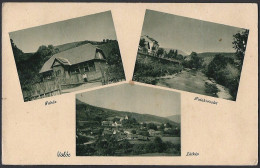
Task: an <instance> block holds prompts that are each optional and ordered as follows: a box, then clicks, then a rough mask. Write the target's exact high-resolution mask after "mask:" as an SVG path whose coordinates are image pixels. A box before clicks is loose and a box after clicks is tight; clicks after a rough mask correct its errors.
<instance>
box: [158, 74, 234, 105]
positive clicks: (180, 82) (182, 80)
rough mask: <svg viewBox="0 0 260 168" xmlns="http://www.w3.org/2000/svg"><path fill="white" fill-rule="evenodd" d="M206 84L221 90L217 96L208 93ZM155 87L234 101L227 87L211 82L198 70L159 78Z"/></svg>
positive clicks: (212, 80) (211, 80)
mask: <svg viewBox="0 0 260 168" xmlns="http://www.w3.org/2000/svg"><path fill="white" fill-rule="evenodd" d="M205 83H210V84H214V85H216V87H217V88H218V90H219V91H218V93H217V94H216V95H215V94H213V93H207V92H206V87H205ZM155 85H157V86H163V87H168V88H173V89H178V90H184V91H188V92H193V93H198V94H203V95H207V96H213V97H218V98H222V99H227V100H232V96H231V95H230V94H229V90H228V89H227V88H226V87H224V86H222V85H220V84H217V83H216V81H214V79H210V80H209V78H208V77H207V76H206V75H205V74H204V73H202V72H201V71H196V70H182V71H181V72H180V73H177V74H173V75H167V76H163V77H158V78H156V84H155Z"/></svg>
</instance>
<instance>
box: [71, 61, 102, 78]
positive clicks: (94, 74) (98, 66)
mask: <svg viewBox="0 0 260 168" xmlns="http://www.w3.org/2000/svg"><path fill="white" fill-rule="evenodd" d="M92 64H93V65H94V69H91V71H87V72H86V71H85V68H86V67H87V66H92ZM105 65H106V64H105V62H104V61H99V60H94V61H86V62H84V63H80V64H78V65H75V66H76V67H78V68H79V73H73V72H70V76H71V78H75V79H76V80H78V82H84V79H83V77H82V75H83V74H84V73H86V74H87V79H88V81H92V80H98V79H101V78H102V77H103V74H102V73H103V71H104V66H105ZM75 66H74V67H72V68H75Z"/></svg>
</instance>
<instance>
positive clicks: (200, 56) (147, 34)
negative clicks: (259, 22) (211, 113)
mask: <svg viewBox="0 0 260 168" xmlns="http://www.w3.org/2000/svg"><path fill="white" fill-rule="evenodd" d="M248 35H249V30H247V29H244V28H237V27H231V26H227V25H223V24H217V23H213V22H207V21H201V20H197V19H192V18H187V17H182V16H177V15H173V14H167V13H162V12H157V11H152V10H146V13H145V18H144V23H143V28H142V33H141V37H140V41H139V46H138V53H137V58H136V64H135V69H134V75H133V80H134V81H138V82H143V83H148V84H152V85H157V86H162V87H168V88H173V89H178V90H183V91H188V92H193V93H198V94H202V95H207V96H212V97H217V98H222V99H227V100H232V101H235V100H236V98H237V92H238V86H239V81H240V76H241V71H242V66H243V61H244V56H245V51H246V45H247V39H248Z"/></svg>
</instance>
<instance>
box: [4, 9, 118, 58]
mask: <svg viewBox="0 0 260 168" xmlns="http://www.w3.org/2000/svg"><path fill="white" fill-rule="evenodd" d="M9 35H10V38H11V39H13V41H14V43H15V45H16V46H17V47H18V48H19V49H21V50H22V51H23V52H24V53H28V52H35V51H37V49H38V48H39V46H41V45H49V44H52V45H54V46H56V45H60V44H65V43H70V42H75V41H83V40H92V41H102V40H103V39H112V40H115V39H116V33H115V28H114V23H113V19H112V14H111V11H107V12H102V13H98V14H93V15H88V16H83V17H79V18H74V19H69V20H65V21H60V22H56V23H51V24H47V25H42V26H38V27H33V28H28V29H24V30H19V31H15V32H11V33H9Z"/></svg>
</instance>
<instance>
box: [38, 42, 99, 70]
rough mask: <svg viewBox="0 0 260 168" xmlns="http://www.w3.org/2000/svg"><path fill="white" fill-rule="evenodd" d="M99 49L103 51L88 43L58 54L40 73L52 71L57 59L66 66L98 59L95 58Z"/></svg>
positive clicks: (46, 63) (47, 62)
mask: <svg viewBox="0 0 260 168" xmlns="http://www.w3.org/2000/svg"><path fill="white" fill-rule="evenodd" d="M97 49H98V50H101V49H99V48H98V47H96V46H94V45H92V44H89V43H88V44H85V45H81V46H79V47H75V48H72V49H69V50H66V51H63V52H60V53H57V54H55V55H53V56H52V57H51V58H50V59H49V60H48V61H46V62H45V63H44V65H43V67H42V69H41V70H40V73H43V72H47V71H50V70H51V66H52V64H53V62H54V60H55V58H57V59H58V60H59V61H62V62H64V63H65V64H66V63H70V65H73V64H78V63H81V62H85V61H89V60H93V59H97V58H95V55H96V50H97Z"/></svg>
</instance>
